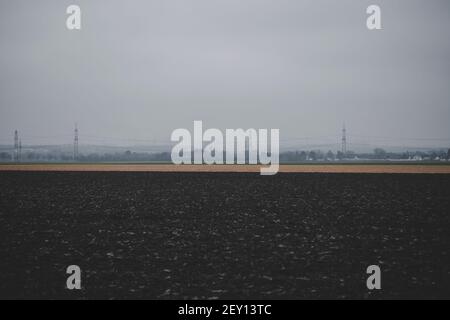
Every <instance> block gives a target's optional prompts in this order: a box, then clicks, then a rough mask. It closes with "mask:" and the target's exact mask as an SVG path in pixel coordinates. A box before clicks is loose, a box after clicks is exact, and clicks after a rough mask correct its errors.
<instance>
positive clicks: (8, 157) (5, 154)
mask: <svg viewBox="0 0 450 320" xmlns="http://www.w3.org/2000/svg"><path fill="white" fill-rule="evenodd" d="M11 159H12V157H11V154H10V153H8V152H2V153H0V161H10V160H11Z"/></svg>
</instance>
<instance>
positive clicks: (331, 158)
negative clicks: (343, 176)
mask: <svg viewBox="0 0 450 320" xmlns="http://www.w3.org/2000/svg"><path fill="white" fill-rule="evenodd" d="M327 160H334V153H333V151H331V150H330V151H328V152H327Z"/></svg>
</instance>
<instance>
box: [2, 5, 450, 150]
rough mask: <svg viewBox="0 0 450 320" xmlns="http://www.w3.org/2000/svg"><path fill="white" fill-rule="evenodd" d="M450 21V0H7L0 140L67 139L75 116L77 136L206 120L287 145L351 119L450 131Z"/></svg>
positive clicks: (432, 136) (402, 140)
mask: <svg viewBox="0 0 450 320" xmlns="http://www.w3.org/2000/svg"><path fill="white" fill-rule="evenodd" d="M70 4H78V5H80V7H81V9H82V30H81V31H69V30H67V29H66V26H65V21H66V17H67V15H66V13H65V11H66V8H67V6H68V5H70ZM369 4H378V5H380V6H381V9H382V25H383V30H381V31H369V30H368V29H367V28H366V18H367V15H366V12H365V11H366V8H367V6H368V5H369ZM449 30H450V1H448V0H432V1H425V0H422V1H415V0H396V1H381V0H371V1H362V0H353V1H334V0H327V1H325V0H310V1H301V0H142V1H138V0H128V1H116V0H101V1H100V0H86V1H81V0H71V1H65V0H64V1H62V0H53V1H47V0H40V1H31V0H28V1H22V0H14V1H10V0H0V144H6V143H12V137H13V130H14V129H16V128H17V129H18V130H20V131H21V133H22V139H23V141H24V143H25V144H29V143H70V142H71V140H72V131H73V126H74V123H75V122H78V124H79V127H80V134H81V141H80V143H82V144H83V143H85V144H86V143H89V144H101V143H108V144H118V145H132V144H143V143H150V142H152V141H158V142H163V141H168V140H169V138H170V134H171V132H172V131H173V130H174V129H176V128H180V127H184V128H192V126H193V123H192V122H193V120H203V122H204V126H205V127H207V128H210V127H217V128H221V129H225V128H239V127H242V128H279V129H280V134H281V140H282V146H283V144H284V145H285V146H286V145H288V144H289V145H291V144H298V145H302V144H317V145H319V144H333V143H335V144H336V145H337V144H338V142H339V135H340V130H341V128H342V123H343V122H344V121H345V122H346V124H347V127H348V130H349V135H350V138H349V139H350V143H353V144H354V148H351V149H357V146H358V144H360V145H363V144H365V143H370V144H373V145H376V144H378V145H382V144H386V145H408V146H422V145H424V146H428V145H443V146H446V145H450V125H449V119H450V90H449V83H450V81H449V80H450V59H449V57H450V38H449V36H448V31H449ZM417 138H421V139H423V140H420V139H417Z"/></svg>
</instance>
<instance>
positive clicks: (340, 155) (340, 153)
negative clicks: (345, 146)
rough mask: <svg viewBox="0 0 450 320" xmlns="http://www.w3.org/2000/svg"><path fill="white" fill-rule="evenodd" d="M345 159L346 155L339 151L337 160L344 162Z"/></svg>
mask: <svg viewBox="0 0 450 320" xmlns="http://www.w3.org/2000/svg"><path fill="white" fill-rule="evenodd" d="M344 158H345V155H344V153H343V152H342V151H338V152H337V154H336V159H338V160H343V159H344Z"/></svg>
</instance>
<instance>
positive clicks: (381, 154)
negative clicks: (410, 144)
mask: <svg viewBox="0 0 450 320" xmlns="http://www.w3.org/2000/svg"><path fill="white" fill-rule="evenodd" d="M373 153H374V154H375V158H376V159H386V156H387V152H386V150H384V149H381V148H376V149H375V150H373Z"/></svg>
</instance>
